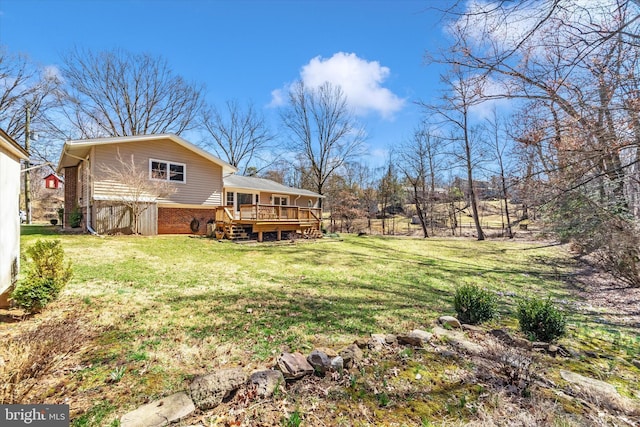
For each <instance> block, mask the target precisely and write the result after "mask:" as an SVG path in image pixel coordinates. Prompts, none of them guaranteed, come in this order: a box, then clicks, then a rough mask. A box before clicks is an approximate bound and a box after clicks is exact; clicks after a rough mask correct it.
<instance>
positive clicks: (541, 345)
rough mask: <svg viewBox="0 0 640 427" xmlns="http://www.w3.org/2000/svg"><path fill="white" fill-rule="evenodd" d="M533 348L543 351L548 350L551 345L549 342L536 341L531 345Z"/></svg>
mask: <svg viewBox="0 0 640 427" xmlns="http://www.w3.org/2000/svg"><path fill="white" fill-rule="evenodd" d="M531 347H533V349H534V350H535V349H538V348H541V349H543V350H548V349H549V343H548V342H541V341H535V342H532V343H531Z"/></svg>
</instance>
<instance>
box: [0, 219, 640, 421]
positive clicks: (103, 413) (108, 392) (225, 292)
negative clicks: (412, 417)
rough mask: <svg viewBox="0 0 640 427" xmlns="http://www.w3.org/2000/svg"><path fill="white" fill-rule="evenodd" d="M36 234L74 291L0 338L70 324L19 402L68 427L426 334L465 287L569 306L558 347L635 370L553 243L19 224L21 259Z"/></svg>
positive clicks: (623, 379)
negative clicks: (219, 378)
mask: <svg viewBox="0 0 640 427" xmlns="http://www.w3.org/2000/svg"><path fill="white" fill-rule="evenodd" d="M41 238H44V239H59V240H61V241H62V244H63V247H64V250H65V253H66V256H67V258H68V259H70V260H71V261H72V263H73V270H74V277H73V279H72V282H71V283H70V284H69V286H68V287H67V288H66V289H65V290H64V292H63V293H62V295H61V297H60V299H59V300H58V301H56V302H55V303H53V304H52V305H51V306H50V307H49V308H47V309H46V310H45V311H44V312H43V313H41V314H38V315H36V316H34V317H31V318H28V319H26V320H23V321H21V322H19V323H0V335H1V336H5V337H6V336H11V335H18V334H20V333H23V332H24V331H26V330H28V329H30V328H34V327H36V326H38V325H43V324H47V322H49V323H51V322H55V321H58V320H60V319H75V323H74V325H73V328H76V329H70V330H71V332H72V333H74V332H73V331H76V332H75V333H77V336H78V338H77V339H75V338H74V339H73V340H74V342H75V345H76V346H77V347H76V348H75V350H74V354H72V355H69V356H68V357H67V359H65V361H64V362H62V363H60V365H59V366H57V367H56V369H55V371H53V372H51V374H50V375H48V377H47V378H46V379H45V378H43V379H41V381H39V382H38V384H37V385H36V386H35V387H34V388H33V390H32V391H31V392H30V393H29V394H26V395H25V401H32V402H39V403H41V402H43V401H47V402H62V401H64V400H65V399H68V400H67V402H68V403H69V404H70V405H71V413H72V417H73V418H74V421H73V425H76V426H80V425H110V423H112V421H113V420H115V419H116V418H117V417H119V416H120V415H122V414H123V413H124V412H126V411H128V410H131V409H134V408H135V407H136V406H139V405H140V404H143V403H145V402H147V401H150V400H153V399H154V398H156V397H160V396H164V395H167V394H170V393H172V392H174V391H179V390H182V389H184V388H185V386H186V384H188V380H189V379H190V378H192V377H193V376H194V375H198V374H203V373H206V372H209V371H211V370H213V369H215V368H220V367H231V366H242V367H244V368H245V369H246V370H247V371H251V370H252V369H254V368H265V367H271V366H273V364H274V361H275V358H276V357H277V355H278V354H279V353H280V352H282V351H301V352H303V353H309V352H310V351H311V350H312V349H313V348H315V347H330V348H334V349H336V350H337V349H340V348H342V347H343V346H345V345H347V344H350V343H352V342H353V341H354V339H356V338H358V337H367V336H368V335H369V334H371V333H401V332H407V331H410V330H412V329H415V328H421V329H426V330H428V329H430V328H431V327H432V325H433V321H434V319H436V318H437V317H438V316H440V315H442V314H452V315H455V312H454V310H453V304H452V301H453V294H454V291H455V287H456V286H457V285H460V284H464V283H476V284H479V285H481V286H483V287H486V288H488V289H491V290H494V291H499V292H507V293H515V294H516V295H518V296H531V295H539V296H551V297H552V298H553V299H554V300H556V301H562V302H564V303H566V304H564V308H565V309H566V310H567V312H568V315H569V320H570V329H569V336H568V337H567V338H564V339H563V340H564V342H566V343H568V344H570V345H571V346H573V347H575V348H598V349H599V350H603V351H607V352H610V353H612V354H613V357H618V358H621V359H623V360H630V359H631V358H633V357H636V356H635V355H634V354H633V352H634V351H636V350H637V349H638V344H639V341H638V338H637V335H636V333H637V330H635V331H634V330H632V329H629V328H625V327H612V326H610V325H609V326H606V325H602V324H601V323H596V322H593V321H592V320H591V318H590V317H587V316H585V315H584V314H581V313H580V312H578V311H576V310H574V309H573V307H574V302H575V297H574V296H573V294H572V292H571V290H570V288H569V287H568V286H567V285H566V278H567V277H569V276H570V275H571V274H572V272H573V269H574V267H575V266H574V264H573V261H572V259H571V258H570V257H569V255H568V254H567V253H566V252H565V251H564V249H563V248H562V247H560V246H555V245H548V244H545V243H542V242H541V243H530V242H529V243H526V242H517V241H501V240H500V241H484V242H477V241H473V240H463V239H426V240H425V239H407V238H382V237H372V236H367V237H356V236H342V237H341V239H321V240H319V241H313V242H310V241H299V242H297V243H295V244H289V243H286V242H284V243H280V244H269V243H264V244H234V243H230V242H217V241H215V240H210V239H206V238H192V237H188V236H156V237H129V236H117V237H105V238H98V237H94V236H88V235H58V234H56V233H55V232H54V231H53V228H52V227H44V226H23V236H22V250H23V251H24V249H25V248H26V247H28V246H29V245H30V244H32V243H34V242H35V241H36V240H37V239H41ZM25 266H26V262H23V268H24V267H25ZM514 309H515V298H514V297H509V296H505V297H503V298H501V313H502V316H501V318H500V319H499V320H497V321H495V325H494V326H496V327H498V326H500V327H508V328H511V329H512V330H513V331H515V330H516V328H517V322H516V321H515V320H514V316H513V312H514ZM561 342H562V341H561ZM2 350H3V351H8V350H7V347H6V346H5V348H3V349H2ZM614 360H615V359H614ZM558 363H560V362H558ZM567 363H569V362H567ZM571 363H572V364H573V365H572V369H574V370H576V371H578V372H584V373H588V372H594V371H596V372H597V371H602V369H608V372H610V373H611V375H610V378H611V380H612V381H613V382H614V383H615V384H616V385H617V386H619V387H620V390H621V392H623V393H626V394H627V395H633V393H637V392H638V390H639V389H640V387H639V384H638V379H637V375H636V379H635V380H629V379H628V378H627V377H628V376H632V374H633V373H634V372H635V373H636V374H637V373H638V370H637V369H636V370H635V371H634V369H635V368H634V367H631V368H625V369H626V370H624V371H621V372H618V373H616V372H614V371H616V370H619V369H621V366H622V364H621V363H619V364H617V365H615V366H611V363H610V362H608V361H604V362H599V361H598V362H589V363H586V362H585V364H580V363H576V362H571ZM600 363H602V366H600V365H599V364H600ZM625 366H626V365H625ZM478 393H480V392H478ZM436 412H437V411H436ZM467 415H470V414H467ZM115 424H117V422H114V425H115ZM308 425H312V424H308ZM380 425H383V424H380ZM409 425H411V424H409Z"/></svg>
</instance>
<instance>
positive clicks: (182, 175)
mask: <svg viewBox="0 0 640 427" xmlns="http://www.w3.org/2000/svg"><path fill="white" fill-rule="evenodd" d="M186 177H187V165H185V164H184V163H175V162H168V161H166V160H156V159H149V178H151V179H157V180H161V181H171V182H186Z"/></svg>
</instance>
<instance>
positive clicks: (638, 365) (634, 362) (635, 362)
mask: <svg viewBox="0 0 640 427" xmlns="http://www.w3.org/2000/svg"><path fill="white" fill-rule="evenodd" d="M631 364H632V365H633V366H635V367H636V368H638V369H640V360H638V359H633V360H632V361H631Z"/></svg>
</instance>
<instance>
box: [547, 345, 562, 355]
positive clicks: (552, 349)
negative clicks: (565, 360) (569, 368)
mask: <svg viewBox="0 0 640 427" xmlns="http://www.w3.org/2000/svg"><path fill="white" fill-rule="evenodd" d="M558 351H560V349H559V348H558V346H556V345H551V344H550V345H549V347H547V353H548V354H549V356H551V357H556V356H557V354H558Z"/></svg>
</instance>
